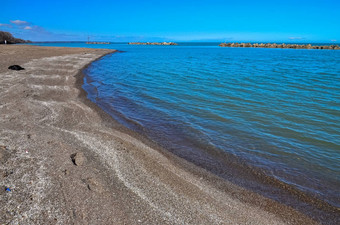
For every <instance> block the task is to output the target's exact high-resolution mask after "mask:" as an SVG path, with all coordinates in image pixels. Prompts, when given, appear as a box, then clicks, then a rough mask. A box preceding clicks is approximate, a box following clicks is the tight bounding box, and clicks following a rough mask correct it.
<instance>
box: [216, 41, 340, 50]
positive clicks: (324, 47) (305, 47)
mask: <svg viewBox="0 0 340 225" xmlns="http://www.w3.org/2000/svg"><path fill="white" fill-rule="evenodd" d="M219 46H220V47H241V48H293V49H331V50H339V49H340V46H339V45H311V44H308V45H306V44H300V45H299V44H276V43H273V44H271V43H266V44H264V43H261V44H258V43H255V44H251V43H221V44H219Z"/></svg>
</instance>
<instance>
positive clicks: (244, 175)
mask: <svg viewBox="0 0 340 225" xmlns="http://www.w3.org/2000/svg"><path fill="white" fill-rule="evenodd" d="M85 69H86V68H84V70H85ZM84 76H85V75H83V77H84ZM85 92H86V91H85ZM87 100H89V99H87ZM89 101H90V102H91V104H94V105H95V107H98V108H99V110H100V111H103V112H102V113H104V114H105V115H106V116H107V115H108V114H110V113H109V112H105V110H104V109H102V108H100V107H99V106H98V105H97V104H96V103H94V102H92V101H91V100H89ZM110 110H111V109H110ZM113 110H114V109H113ZM109 117H110V118H111V119H112V120H113V122H112V123H118V124H120V122H118V121H117V120H116V119H113V118H112V116H110V115H109ZM118 117H119V115H118ZM123 120H126V119H123ZM127 123H129V122H127ZM124 129H125V131H124V132H128V133H129V135H132V136H133V137H136V138H137V139H139V140H142V141H143V142H144V143H146V144H148V145H152V146H153V148H155V149H157V150H158V151H160V152H162V154H169V153H170V157H172V155H174V156H175V160H176V159H177V158H179V159H180V160H183V159H184V160H185V161H188V162H189V163H192V164H194V165H195V166H197V167H199V168H203V169H204V170H207V171H209V172H211V173H212V174H214V175H217V176H218V177H219V178H221V179H223V180H226V181H227V182H231V183H232V184H234V185H237V186H240V187H242V188H246V190H247V191H248V192H253V191H254V192H255V193H258V194H260V195H262V196H265V197H264V198H269V199H271V201H272V200H274V201H278V202H279V203H280V204H284V205H287V206H289V207H292V208H294V209H295V210H298V211H300V212H302V213H304V214H306V215H308V216H310V217H311V218H314V219H315V220H318V221H319V222H321V223H323V224H333V223H335V222H334V221H337V220H338V219H339V217H338V216H339V212H338V211H337V208H336V207H335V206H332V205H330V204H329V203H328V202H326V201H323V200H322V199H319V198H318V197H317V196H312V195H311V194H307V193H304V192H303V191H301V190H298V189H297V188H295V187H293V186H290V185H287V184H286V183H284V182H281V181H279V180H278V179H276V178H274V177H271V176H268V175H266V174H265V173H263V171H262V170H260V169H258V168H253V167H250V166H249V165H247V163H246V162H243V161H242V160H240V159H239V158H237V157H236V156H233V155H230V154H228V153H220V152H217V151H216V152H214V153H212V152H205V151H204V152H203V151H202V154H203V155H204V156H206V157H212V158H211V159H212V160H215V162H216V165H212V164H209V163H208V164H205V163H204V162H203V161H202V159H203V158H201V159H200V158H198V159H197V158H195V159H193V157H191V156H190V155H189V153H188V154H186V153H182V152H181V153H177V152H173V151H171V150H167V149H166V147H161V146H160V145H159V144H156V143H154V142H153V141H152V140H150V138H149V137H147V135H146V134H143V132H142V131H141V132H142V133H141V134H140V133H139V132H138V131H134V130H133V129H132V131H131V130H130V129H129V128H125V127H124ZM136 132H137V133H136ZM198 150H199V149H198ZM199 151H201V150H199ZM184 152H185V150H184ZM205 154H207V155H205ZM219 164H223V165H219ZM227 165H228V166H227ZM189 170H190V168H189ZM221 170H224V171H225V170H228V172H227V173H224V171H221ZM191 172H192V173H194V172H193V170H191ZM230 175H232V176H233V177H230ZM227 189H228V188H227ZM243 195H244V196H243V197H242V199H243V201H245V202H247V203H250V204H253V205H256V203H257V202H258V201H259V200H258V199H252V200H249V198H247V197H246V195H245V194H244V193H243ZM269 210H270V211H271V212H275V211H276V210H275V209H273V208H271V207H270V209H269ZM325 218H327V219H325Z"/></svg>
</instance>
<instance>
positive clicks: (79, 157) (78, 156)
mask: <svg viewBox="0 0 340 225" xmlns="http://www.w3.org/2000/svg"><path fill="white" fill-rule="evenodd" d="M71 159H72V162H73V163H74V165H76V166H82V165H83V164H84V163H85V161H86V158H85V156H84V153H82V152H77V153H74V154H72V155H71Z"/></svg>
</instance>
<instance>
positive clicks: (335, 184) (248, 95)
mask: <svg viewBox="0 0 340 225" xmlns="http://www.w3.org/2000/svg"><path fill="white" fill-rule="evenodd" d="M78 45H80V44H78ZM86 47H89V46H86ZM94 47H109V46H102V45H101V46H94ZM110 48H114V49H119V50H122V51H124V52H121V53H117V54H112V55H108V56H105V57H104V58H102V59H101V60H99V61H97V62H94V63H93V64H92V65H91V66H90V67H89V68H88V69H87V70H86V74H87V76H86V78H85V85H84V88H85V89H86V90H87V91H88V93H89V98H90V99H91V100H92V101H94V102H96V103H97V104H98V105H100V106H101V107H102V108H104V109H105V110H106V111H107V112H109V113H110V114H111V115H112V116H114V117H115V118H116V119H118V120H119V121H121V122H122V123H123V124H125V125H126V126H128V127H130V128H132V129H134V130H137V131H139V132H142V133H143V134H146V135H147V136H148V137H150V138H151V139H152V140H155V141H157V142H158V143H160V144H161V145H162V146H165V147H166V148H168V149H169V150H171V151H173V152H174V153H176V154H177V155H180V156H185V157H186V158H195V159H197V160H194V161H195V162H198V164H202V165H207V164H210V165H211V164H214V163H220V162H218V157H224V155H225V157H226V158H228V156H236V157H237V158H238V159H240V160H241V161H242V162H244V163H245V164H246V165H247V166H248V167H254V168H259V169H261V171H263V172H264V173H265V174H266V175H268V176H270V177H274V178H276V179H278V180H280V181H282V182H284V183H286V184H289V185H291V186H292V187H294V188H296V189H298V190H300V191H303V192H304V193H309V194H312V195H314V196H316V197H317V198H319V199H322V200H324V201H326V202H328V203H329V204H331V205H333V206H337V207H340V200H339V187H340V51H331V50H304V49H301V50H295V49H254V48H219V47H217V46H213V45H204V46H203V45H200V44H196V45H195V44H191V45H188V44H182V45H180V46H129V45H125V44H119V45H110ZM209 153H211V154H209ZM221 153H222V154H221ZM224 153H226V154H224ZM211 155H213V156H214V157H210V156H211ZM216 159H217V160H216ZM223 168H224V169H225V170H228V163H224V167H223ZM223 168H222V169H221V170H223Z"/></svg>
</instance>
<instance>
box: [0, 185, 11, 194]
mask: <svg viewBox="0 0 340 225" xmlns="http://www.w3.org/2000/svg"><path fill="white" fill-rule="evenodd" d="M10 191H12V190H11V189H10V188H9V187H6V186H1V191H0V194H4V193H6V192H10Z"/></svg>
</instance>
